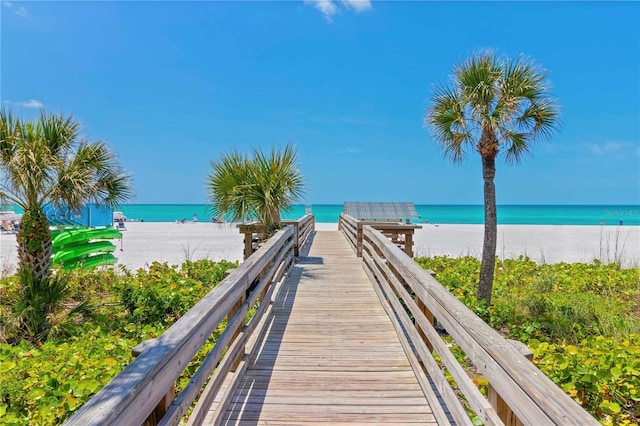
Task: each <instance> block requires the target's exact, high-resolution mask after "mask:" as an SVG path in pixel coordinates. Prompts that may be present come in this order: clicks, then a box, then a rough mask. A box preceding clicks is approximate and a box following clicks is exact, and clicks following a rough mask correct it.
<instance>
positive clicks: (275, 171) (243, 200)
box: [207, 144, 304, 236]
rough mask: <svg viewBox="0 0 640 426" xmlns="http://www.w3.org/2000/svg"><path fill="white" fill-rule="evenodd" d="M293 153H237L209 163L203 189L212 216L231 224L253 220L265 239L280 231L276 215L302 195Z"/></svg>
mask: <svg viewBox="0 0 640 426" xmlns="http://www.w3.org/2000/svg"><path fill="white" fill-rule="evenodd" d="M297 160H298V155H297V151H296V149H295V148H294V147H293V146H292V145H291V144H287V145H286V146H285V147H284V148H282V149H276V148H273V149H271V151H270V152H268V153H264V152H262V151H260V150H259V149H254V150H253V156H247V155H243V154H241V153H238V152H237V151H234V152H231V153H230V154H225V155H223V156H222V157H221V158H220V159H219V160H218V161H212V162H211V172H210V173H209V176H208V181H207V189H208V192H209V202H210V204H211V207H212V210H213V212H214V214H216V215H220V216H230V217H231V218H232V219H233V220H245V219H247V218H254V219H257V220H258V221H259V222H260V223H261V225H262V228H263V233H264V234H265V235H266V236H268V235H270V234H271V233H272V232H273V231H274V230H275V229H278V228H279V227H280V211H281V210H287V209H289V208H290V207H291V205H292V204H293V203H295V202H296V201H298V200H299V199H300V197H302V195H303V193H304V179H303V177H302V174H301V173H300V171H299V170H298V167H297V164H296V163H297Z"/></svg>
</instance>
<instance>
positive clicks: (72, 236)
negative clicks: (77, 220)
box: [52, 228, 122, 269]
mask: <svg viewBox="0 0 640 426" xmlns="http://www.w3.org/2000/svg"><path fill="white" fill-rule="evenodd" d="M121 237H122V233H121V232H120V231H118V230H117V229H115V228H76V229H68V230H64V231H62V232H60V233H58V234H57V235H56V236H55V237H54V238H53V261H52V262H53V264H54V265H59V266H61V267H62V268H63V269H76V268H83V269H89V268H95V267H96V266H103V265H113V264H114V263H116V262H117V261H118V259H116V257H115V256H114V255H113V254H112V253H113V251H114V250H115V249H116V246H115V244H113V243H112V242H111V241H109V240H113V239H116V238H121Z"/></svg>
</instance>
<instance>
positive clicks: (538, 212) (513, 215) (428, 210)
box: [118, 204, 640, 226]
mask: <svg viewBox="0 0 640 426" xmlns="http://www.w3.org/2000/svg"><path fill="white" fill-rule="evenodd" d="M118 210H119V211H122V213H123V214H124V215H125V216H126V217H127V219H128V220H136V221H145V222H175V221H177V220H186V221H191V220H193V219H194V218H196V219H197V220H198V221H200V222H203V221H204V222H208V221H210V220H211V218H212V216H213V213H212V211H211V208H210V207H209V206H207V205H205V204H126V205H123V206H121V208H120V209H118ZM308 210H310V211H311V212H312V213H313V214H314V215H315V218H316V222H323V223H337V222H338V217H339V216H340V213H342V204H312V205H309V204H307V205H304V204H296V205H294V206H292V208H291V210H289V211H283V212H282V217H283V219H297V218H300V217H302V216H303V215H304V214H305V212H306V211H308ZM416 210H417V212H418V215H420V219H414V220H413V222H421V223H425V222H428V223H434V224H482V223H484V207H483V206H482V205H430V204H416ZM226 219H229V218H226ZM498 223H499V224H503V225H600V224H604V225H620V224H623V225H625V226H626V225H635V226H639V225H640V206H638V205H585V206H581V205H500V206H498Z"/></svg>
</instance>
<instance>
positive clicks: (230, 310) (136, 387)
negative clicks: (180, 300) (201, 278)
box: [65, 216, 313, 426]
mask: <svg viewBox="0 0 640 426" xmlns="http://www.w3.org/2000/svg"><path fill="white" fill-rule="evenodd" d="M296 222H302V224H303V226H302V227H301V228H300V224H297V225H296V226H286V227H285V228H284V229H281V230H279V231H278V232H277V233H276V234H275V235H274V236H273V237H271V238H270V239H269V240H267V241H266V242H265V243H264V244H263V245H262V246H261V247H260V248H259V249H258V250H257V251H256V252H255V253H254V254H253V255H251V256H250V257H249V258H248V259H246V260H245V261H244V262H243V263H242V264H240V266H238V268H237V269H235V270H233V271H232V272H231V273H230V274H229V276H228V277H226V278H225V279H224V280H222V282H220V284H218V286H216V287H215V288H214V289H213V290H211V292H209V294H207V295H206V296H205V297H204V298H203V299H202V300H200V301H199V302H198V303H197V304H196V305H195V306H194V307H193V308H192V309H190V310H189V311H188V312H187V313H186V314H184V315H183V316H182V317H181V318H180V319H179V320H178V321H177V322H176V323H175V324H173V325H172V326H171V327H170V328H169V329H168V330H166V331H165V332H164V333H163V334H162V335H161V336H159V337H158V338H157V339H153V340H151V341H148V342H145V345H143V350H142V352H141V353H140V354H139V356H137V357H136V358H135V360H133V361H132V362H131V363H130V364H129V365H128V366H127V367H126V368H125V369H124V370H123V371H122V372H120V374H118V375H117V376H116V377H114V378H113V379H112V380H111V381H110V382H109V383H108V384H107V385H106V386H105V387H104V388H102V389H101V390H100V391H99V392H98V393H97V394H96V395H95V396H94V397H93V398H91V400H89V401H88V402H87V403H86V404H85V405H84V406H83V407H82V408H80V410H78V411H77V412H76V413H75V414H74V415H73V416H72V417H71V418H70V419H68V420H67V422H66V423H65V424H66V425H82V426H87V425H122V424H128V425H135V424H137V425H140V424H143V423H144V422H145V421H147V420H148V418H149V416H150V415H151V414H152V413H153V412H154V410H155V409H156V406H157V405H158V403H159V402H161V401H162V400H163V398H164V397H165V395H167V393H170V390H171V389H172V387H173V384H174V383H175V382H176V380H177V379H178V378H179V376H180V375H181V374H182V371H183V370H184V369H185V368H186V367H187V365H188V364H189V362H190V361H191V359H192V358H193V357H194V355H195V354H196V353H197V352H198V351H199V350H200V348H201V347H202V346H203V344H204V343H205V342H206V340H207V339H208V338H209V337H210V336H211V335H212V333H213V332H214V331H215V330H216V329H217V327H218V325H219V324H220V322H221V321H222V320H223V319H224V318H225V317H226V318H227V319H228V324H227V327H226V329H225V331H224V332H223V333H222V335H221V336H220V337H219V339H218V341H217V342H216V344H215V345H214V347H213V348H212V350H211V351H210V352H209V354H208V355H207V357H206V359H205V361H204V362H203V363H202V364H201V365H200V367H199V369H198V371H197V372H196V374H195V375H194V376H193V377H192V379H191V381H190V382H189V384H188V385H187V386H186V387H185V389H184V390H183V391H182V392H181V393H180V394H179V395H178V397H177V398H176V400H175V401H173V403H171V404H170V405H169V406H168V407H166V406H165V407H164V409H163V410H162V411H165V410H166V414H164V412H163V413H160V414H159V416H158V415H155V416H154V417H153V420H152V422H153V423H155V422H160V424H178V423H179V422H180V419H181V418H182V416H183V415H184V413H185V411H186V410H187V409H188V407H189V406H190V405H191V403H192V402H193V401H194V400H195V398H196V397H197V395H198V394H199V393H200V390H201V389H202V387H203V386H204V384H205V382H206V380H207V378H208V377H209V376H210V374H211V372H212V371H213V370H214V368H216V366H218V368H217V369H216V373H215V375H214V378H213V379H211V381H210V384H209V385H208V388H207V390H210V389H209V388H211V386H212V382H215V383H213V384H215V386H217V389H214V390H213V393H211V392H208V393H209V394H213V395H215V393H216V392H217V391H219V390H220V388H221V387H222V384H223V381H224V377H225V376H226V375H227V374H228V372H230V371H233V369H234V368H235V365H237V363H238V362H239V361H240V359H241V358H242V357H243V356H244V354H245V348H244V344H245V342H246V341H247V339H248V337H249V336H250V335H251V332H253V331H254V329H255V328H256V324H258V322H259V321H260V319H261V317H263V316H264V313H265V312H266V311H267V309H269V307H270V305H271V303H270V301H271V293H272V292H273V289H274V287H275V285H276V284H277V283H278V282H280V281H281V280H282V279H283V277H284V276H285V275H286V273H287V272H288V270H289V269H290V267H291V266H292V265H293V248H294V246H296V245H299V244H301V243H304V239H306V238H307V237H308V236H309V235H310V233H311V231H310V230H309V226H310V224H311V225H312V224H313V221H310V219H309V218H307V217H306V216H305V217H304V218H302V219H301V220H300V221H296ZM296 229H302V232H296ZM303 237H304V239H303ZM263 301H264V302H265V303H263ZM256 303H259V306H258V309H257V310H256V312H255V314H254V315H253V317H251V319H250V321H249V322H248V323H247V324H246V325H245V323H246V320H247V313H248V311H249V308H250V307H252V306H255V305H256ZM225 351H226V354H225ZM223 356H224V357H223ZM221 360H222V361H221ZM219 363H220V364H219ZM169 402H171V401H169ZM154 414H155V413H154ZM194 414H195V412H194Z"/></svg>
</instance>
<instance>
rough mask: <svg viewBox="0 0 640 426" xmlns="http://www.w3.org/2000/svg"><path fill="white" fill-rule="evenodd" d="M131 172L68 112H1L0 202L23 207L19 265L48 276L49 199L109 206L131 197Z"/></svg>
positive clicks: (71, 206)
mask: <svg viewBox="0 0 640 426" xmlns="http://www.w3.org/2000/svg"><path fill="white" fill-rule="evenodd" d="M132 194H133V192H132V184H131V179H130V176H129V175H128V174H127V173H126V172H125V171H124V169H123V168H122V167H121V166H120V165H119V163H118V161H117V157H116V156H115V154H114V153H113V152H112V151H111V150H110V149H109V148H108V147H107V145H106V144H105V142H102V141H90V140H88V139H86V138H84V137H83V136H82V135H81V126H80V124H79V123H78V121H77V120H76V119H75V118H74V117H72V116H63V115H61V114H46V113H45V112H44V111H42V112H41V113H40V116H39V117H38V119H36V120H32V121H23V120H21V119H18V118H16V117H14V116H13V114H12V113H11V112H10V111H6V110H4V109H2V110H1V111H0V202H2V203H3V204H6V203H9V204H16V205H18V206H19V207H20V208H22V209H23V210H24V215H23V217H22V220H21V222H20V230H19V231H18V235H17V242H18V262H19V265H18V268H19V269H23V268H24V267H29V268H30V269H31V270H32V271H33V273H34V276H35V277H36V278H39V279H42V278H45V277H47V276H48V275H49V273H50V268H51V246H52V242H51V233H50V231H49V222H48V221H47V218H46V216H45V215H44V213H43V207H44V206H45V205H46V204H48V203H53V204H55V205H57V206H62V205H65V206H67V207H68V208H69V210H71V211H79V210H80V208H81V207H82V206H83V205H84V204H85V203H96V204H98V205H104V206H109V207H115V206H117V205H118V204H120V203H122V202H124V201H126V200H128V199H130V198H131V196H132Z"/></svg>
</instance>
